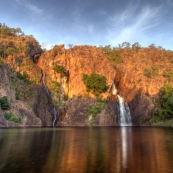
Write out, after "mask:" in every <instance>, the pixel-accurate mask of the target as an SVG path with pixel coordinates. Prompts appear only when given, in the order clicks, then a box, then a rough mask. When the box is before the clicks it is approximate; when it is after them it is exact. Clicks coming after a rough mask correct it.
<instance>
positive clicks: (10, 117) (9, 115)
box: [4, 112, 21, 123]
mask: <svg viewBox="0 0 173 173" xmlns="http://www.w3.org/2000/svg"><path fill="white" fill-rule="evenodd" d="M20 116H21V115H19V116H18V117H14V115H13V113H12V112H5V115H4V117H5V119H6V120H8V121H14V122H15V123H19V122H20Z"/></svg>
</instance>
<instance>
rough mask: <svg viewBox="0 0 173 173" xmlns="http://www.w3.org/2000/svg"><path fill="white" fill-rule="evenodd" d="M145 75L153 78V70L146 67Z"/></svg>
mask: <svg viewBox="0 0 173 173" xmlns="http://www.w3.org/2000/svg"><path fill="white" fill-rule="evenodd" d="M144 76H147V77H148V78H151V70H149V69H145V70H144Z"/></svg>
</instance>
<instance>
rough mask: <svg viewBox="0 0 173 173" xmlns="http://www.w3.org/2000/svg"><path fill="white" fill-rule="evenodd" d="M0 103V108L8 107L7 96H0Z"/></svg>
mask: <svg viewBox="0 0 173 173" xmlns="http://www.w3.org/2000/svg"><path fill="white" fill-rule="evenodd" d="M0 104H1V109H4V110H6V109H9V108H10V105H9V103H8V99H7V96H3V97H1V98H0Z"/></svg>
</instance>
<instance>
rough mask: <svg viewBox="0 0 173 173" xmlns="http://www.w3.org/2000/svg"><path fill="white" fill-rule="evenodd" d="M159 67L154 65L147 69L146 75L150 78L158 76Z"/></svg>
mask: <svg viewBox="0 0 173 173" xmlns="http://www.w3.org/2000/svg"><path fill="white" fill-rule="evenodd" d="M158 72H159V70H158V66H157V65H154V66H153V67H152V68H151V69H148V68H147V69H145V70H144V75H145V76H147V77H148V78H151V77H154V76H157V75H158Z"/></svg>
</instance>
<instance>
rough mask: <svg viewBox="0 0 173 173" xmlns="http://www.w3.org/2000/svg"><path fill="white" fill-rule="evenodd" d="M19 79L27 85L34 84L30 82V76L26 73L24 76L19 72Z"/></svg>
mask: <svg viewBox="0 0 173 173" xmlns="http://www.w3.org/2000/svg"><path fill="white" fill-rule="evenodd" d="M17 77H18V78H19V79H20V80H23V81H24V82H25V83H27V84H32V81H30V80H29V76H28V74H27V73H26V72H24V73H23V74H21V73H19V72H17Z"/></svg>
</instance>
